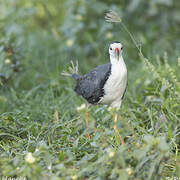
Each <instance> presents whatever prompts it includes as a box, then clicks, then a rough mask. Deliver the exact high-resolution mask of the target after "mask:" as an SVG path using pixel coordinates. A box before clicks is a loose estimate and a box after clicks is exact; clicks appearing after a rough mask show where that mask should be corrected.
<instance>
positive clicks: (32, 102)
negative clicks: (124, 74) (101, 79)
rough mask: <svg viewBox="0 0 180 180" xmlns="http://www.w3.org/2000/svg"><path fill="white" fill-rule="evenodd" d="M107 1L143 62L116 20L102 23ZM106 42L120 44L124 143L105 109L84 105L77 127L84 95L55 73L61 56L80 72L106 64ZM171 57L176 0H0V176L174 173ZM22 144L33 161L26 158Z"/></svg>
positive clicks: (177, 37) (179, 41) (175, 107)
mask: <svg viewBox="0 0 180 180" xmlns="http://www.w3.org/2000/svg"><path fill="white" fill-rule="evenodd" d="M110 9H111V10H114V11H116V12H118V13H119V15H120V16H121V18H122V21H123V23H124V24H125V25H126V26H127V28H128V30H129V31H130V32H131V33H132V34H133V35H134V37H135V39H136V41H137V43H138V44H139V46H141V47H142V52H143V54H144V55H145V57H147V58H148V59H149V62H150V64H149V65H148V64H146V63H145V62H144V61H143V60H142V59H141V58H140V57H139V52H138V51H137V49H136V47H135V45H134V44H133V42H132V40H131V38H130V37H129V35H128V34H127V32H126V31H124V29H123V28H122V26H121V24H111V23H107V22H105V19H104V16H105V13H106V12H108V11H109V10H110ZM112 41H120V42H121V43H122V44H123V45H124V52H123V56H124V59H125V63H126V64H127V68H128V84H129V85H128V89H127V93H126V96H125V100H124V102H123V105H122V109H121V111H120V115H121V116H120V120H119V121H118V128H119V129H120V133H121V135H122V137H123V138H125V139H126V145H124V146H121V144H120V142H119V139H118V137H119V136H118V135H117V134H116V133H115V132H114V131H113V129H112V126H113V125H112V124H113V121H112V118H113V116H112V114H111V113H109V112H108V111H107V109H106V108H104V107H101V106H96V107H93V108H92V110H91V115H92V117H90V123H89V124H90V125H89V126H90V127H89V128H88V127H86V126H85V124H84V116H83V115H82V114H78V113H77V111H76V108H77V107H78V106H80V104H81V103H84V101H83V100H82V99H81V98H80V97H77V96H76V94H75V93H74V92H73V87H74V81H73V80H71V79H70V78H64V77H62V76H61V72H62V71H63V70H65V69H67V67H68V66H69V64H70V61H71V60H73V61H76V60H78V62H79V70H80V72H81V73H82V74H83V73H87V72H88V71H90V70H91V69H92V68H94V67H95V66H97V65H100V64H104V63H107V62H108V61H109V57H108V46H109V44H110V43H111V42H112ZM179 57H180V1H179V0H149V1H145V0H144V1H143V0H121V1H119V0H113V1H112V0H98V1H97V0H1V1H0V123H1V124H0V150H1V155H0V173H1V174H0V175H2V176H10V177H18V176H20V175H22V176H25V177H28V178H30V179H36V178H37V177H38V179H40V178H41V179H45V178H46V179H58V178H59V179H61V178H64V179H78V178H80V179H88V178H90V177H91V178H92V179H96V178H97V179H118V178H120V179H123V180H125V179H133V180H134V179H138V180H140V179H149V180H150V179H155V178H156V179H160V178H162V179H163V178H165V177H174V176H175V177H178V176H179V175H180V169H179V167H180V164H179V161H178V160H180V156H179V144H180V141H179V134H180V133H179V119H180V111H179V109H180V104H179V102H180V95H179V93H180V88H179V87H180V83H179V80H178V79H179V67H180V59H179V66H178V58H179ZM157 74H158V75H157ZM167 82H169V83H170V84H168V83H167ZM128 123H129V124H128ZM87 133H90V134H91V139H88V138H87ZM109 148H110V149H109ZM37 149H38V150H37ZM28 152H31V153H33V156H34V157H35V158H36V161H35V163H32V164H31V163H29V164H28V161H27V162H26V160H25V159H26V158H25V157H27V153H28ZM113 157H114V159H113ZM98 170H99V171H98Z"/></svg>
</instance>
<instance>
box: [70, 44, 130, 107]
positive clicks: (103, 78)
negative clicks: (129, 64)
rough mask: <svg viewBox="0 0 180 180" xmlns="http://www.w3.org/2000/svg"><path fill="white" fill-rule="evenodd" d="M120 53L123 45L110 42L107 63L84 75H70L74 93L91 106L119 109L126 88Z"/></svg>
mask: <svg viewBox="0 0 180 180" xmlns="http://www.w3.org/2000/svg"><path fill="white" fill-rule="evenodd" d="M122 53H123V45H122V44H121V43H120V42H119V41H115V42H112V43H111V44H110V45H109V59H110V62H109V63H107V64H104V65H100V66H97V67H95V68H94V69H93V70H91V71H90V72H88V73H87V74H85V75H79V74H77V73H73V74H72V78H73V79H75V80H76V86H75V89H74V91H75V92H76V93H77V94H78V95H80V96H82V97H83V98H84V99H86V100H87V102H88V103H89V104H91V105H97V104H103V105H109V106H110V107H112V108H115V109H117V110H118V109H120V106H121V103H122V100H123V97H124V95H125V92H126V88H127V68H126V64H125V62H124V59H123V56H122Z"/></svg>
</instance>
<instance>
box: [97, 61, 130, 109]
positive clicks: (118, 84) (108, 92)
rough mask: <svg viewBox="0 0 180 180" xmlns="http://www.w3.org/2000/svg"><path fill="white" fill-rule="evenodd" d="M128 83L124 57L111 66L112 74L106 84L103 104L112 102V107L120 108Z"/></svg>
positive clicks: (101, 101) (102, 99)
mask: <svg viewBox="0 0 180 180" xmlns="http://www.w3.org/2000/svg"><path fill="white" fill-rule="evenodd" d="M126 84H127V69H126V65H125V63H124V60H123V59H120V60H119V61H117V62H115V63H113V64H112V66H111V75H110V76H109V78H108V80H107V81H106V83H105V86H104V96H103V97H102V98H101V100H100V103H101V104H110V105H111V106H112V107H115V108H120V106H121V101H122V96H123V94H124V91H125V89H126Z"/></svg>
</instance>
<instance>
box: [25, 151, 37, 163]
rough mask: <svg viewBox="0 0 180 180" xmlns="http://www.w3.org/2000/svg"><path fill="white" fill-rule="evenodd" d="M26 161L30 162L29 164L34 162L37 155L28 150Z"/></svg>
mask: <svg viewBox="0 0 180 180" xmlns="http://www.w3.org/2000/svg"><path fill="white" fill-rule="evenodd" d="M25 161H26V162H28V163H29V164H32V163H34V162H35V157H33V155H32V153H31V152H28V153H27V154H26V157H25Z"/></svg>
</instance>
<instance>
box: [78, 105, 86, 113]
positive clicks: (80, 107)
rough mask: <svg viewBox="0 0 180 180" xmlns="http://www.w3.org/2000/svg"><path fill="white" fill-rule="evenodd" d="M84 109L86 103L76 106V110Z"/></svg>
mask: <svg viewBox="0 0 180 180" xmlns="http://www.w3.org/2000/svg"><path fill="white" fill-rule="evenodd" d="M84 109H86V104H81V106H78V107H77V108H76V110H77V112H80V111H83V110H84Z"/></svg>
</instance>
